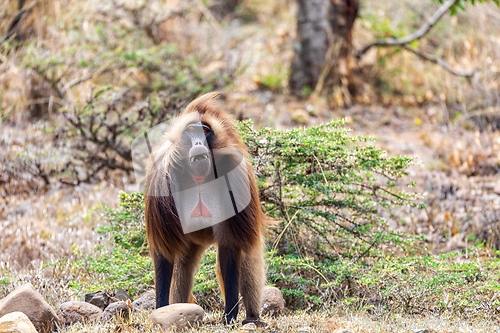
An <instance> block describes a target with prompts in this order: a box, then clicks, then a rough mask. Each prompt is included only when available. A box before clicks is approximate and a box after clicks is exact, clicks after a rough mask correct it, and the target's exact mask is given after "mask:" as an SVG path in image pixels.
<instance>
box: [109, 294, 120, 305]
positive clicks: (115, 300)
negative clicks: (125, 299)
mask: <svg viewBox="0 0 500 333" xmlns="http://www.w3.org/2000/svg"><path fill="white" fill-rule="evenodd" d="M114 302H120V300H119V299H118V298H116V297H113V296H109V304H111V303H114ZM109 304H108V305H109Z"/></svg>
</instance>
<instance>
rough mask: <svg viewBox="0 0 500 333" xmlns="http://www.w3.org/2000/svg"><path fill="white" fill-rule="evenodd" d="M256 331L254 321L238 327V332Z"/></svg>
mask: <svg viewBox="0 0 500 333" xmlns="http://www.w3.org/2000/svg"><path fill="white" fill-rule="evenodd" d="M256 331H257V325H255V324H254V323H248V324H245V325H243V326H241V327H240V329H239V330H238V332H242V333H243V332H245V333H246V332H256Z"/></svg>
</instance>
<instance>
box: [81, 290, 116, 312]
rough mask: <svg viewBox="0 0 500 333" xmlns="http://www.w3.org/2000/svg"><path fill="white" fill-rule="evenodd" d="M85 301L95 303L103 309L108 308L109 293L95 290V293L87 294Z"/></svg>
mask: <svg viewBox="0 0 500 333" xmlns="http://www.w3.org/2000/svg"><path fill="white" fill-rule="evenodd" d="M85 302H87V303H90V304H94V305H95V306H97V307H99V308H101V310H104V309H106V307H107V306H108V305H109V303H110V302H109V295H108V294H106V293H105V292H104V291H102V290H99V291H94V292H93V293H89V294H86V295H85Z"/></svg>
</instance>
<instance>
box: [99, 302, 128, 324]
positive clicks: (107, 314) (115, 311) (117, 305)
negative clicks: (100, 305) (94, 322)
mask: <svg viewBox="0 0 500 333" xmlns="http://www.w3.org/2000/svg"><path fill="white" fill-rule="evenodd" d="M113 317H118V318H121V319H123V320H125V321H127V320H129V318H130V308H129V307H128V305H127V303H125V302H123V301H119V302H114V303H111V304H110V305H108V307H107V308H106V309H105V310H104V312H103V313H102V314H101V320H102V321H108V320H111V319H113Z"/></svg>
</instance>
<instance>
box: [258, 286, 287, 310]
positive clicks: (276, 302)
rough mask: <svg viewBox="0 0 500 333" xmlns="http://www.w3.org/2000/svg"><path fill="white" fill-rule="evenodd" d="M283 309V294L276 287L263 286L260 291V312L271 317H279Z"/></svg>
mask: <svg viewBox="0 0 500 333" xmlns="http://www.w3.org/2000/svg"><path fill="white" fill-rule="evenodd" d="M284 311H285V300H284V299H283V294H282V293H281V291H280V290H279V289H278V288H276V287H269V286H268V287H264V290H263V293H262V314H261V316H266V315H269V316H271V317H279V316H281V315H282V314H283V312H284Z"/></svg>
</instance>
